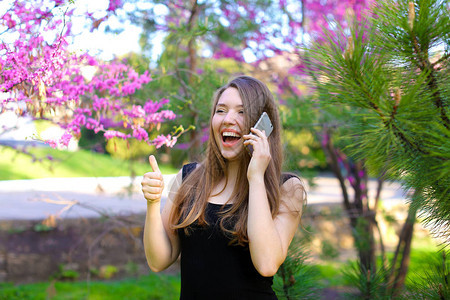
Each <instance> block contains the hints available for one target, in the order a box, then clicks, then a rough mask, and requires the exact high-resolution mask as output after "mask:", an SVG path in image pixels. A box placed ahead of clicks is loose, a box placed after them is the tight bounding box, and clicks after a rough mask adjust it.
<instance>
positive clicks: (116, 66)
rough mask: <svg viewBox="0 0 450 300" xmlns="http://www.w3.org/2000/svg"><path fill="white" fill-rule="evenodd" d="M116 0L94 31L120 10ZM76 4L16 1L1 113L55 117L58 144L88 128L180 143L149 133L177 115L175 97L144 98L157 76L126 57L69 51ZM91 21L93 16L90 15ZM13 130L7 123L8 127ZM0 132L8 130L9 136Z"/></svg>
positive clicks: (0, 69)
mask: <svg viewBox="0 0 450 300" xmlns="http://www.w3.org/2000/svg"><path fill="white" fill-rule="evenodd" d="M119 5H120V3H118V2H117V1H111V2H110V3H109V6H108V8H107V9H106V10H105V11H104V12H103V13H104V16H103V17H102V18H100V19H95V20H93V21H92V23H91V24H92V29H93V30H94V29H96V28H97V27H98V26H99V24H100V23H101V22H103V21H104V20H106V19H107V18H108V17H109V16H110V15H111V14H113V13H114V12H115V10H116V9H117V8H118V6H119ZM73 13H74V4H73V3H70V2H67V3H66V2H65V1H60V0H55V1H40V0H36V1H31V2H30V1H19V0H17V1H13V2H11V3H10V6H9V7H7V9H6V11H5V12H4V13H3V15H2V21H1V23H0V27H1V28H0V32H1V35H2V44H1V45H0V52H1V57H0V92H1V93H2V102H1V104H0V112H1V113H5V112H8V111H13V112H15V113H16V114H17V115H18V116H19V117H25V116H27V117H30V118H32V119H41V120H47V121H50V122H52V123H54V124H56V125H58V126H60V127H62V128H63V129H64V130H65V132H64V134H63V135H62V136H61V137H60V138H59V139H57V140H47V141H45V142H47V143H48V144H50V145H51V146H53V147H56V146H57V145H62V146H67V145H68V143H69V141H70V140H71V139H72V137H73V136H75V137H79V136H80V132H81V131H80V130H81V128H84V127H85V128H87V129H90V130H94V131H95V132H96V133H97V132H102V133H103V134H104V136H105V138H106V139H110V138H112V137H119V138H122V139H129V138H136V139H138V140H144V141H146V142H148V143H149V144H153V145H156V146H157V147H160V146H162V145H168V146H172V145H173V144H174V143H175V142H176V137H173V136H170V135H167V136H164V135H159V136H158V137H156V138H154V139H152V140H151V139H149V135H148V133H149V132H150V131H152V130H153V129H157V128H158V127H159V126H158V124H160V123H162V122H164V121H166V120H171V119H174V118H175V114H174V113H173V112H171V111H169V110H164V109H162V108H163V105H164V104H165V103H166V102H167V101H164V100H163V101H161V102H159V101H152V100H150V99H146V100H144V101H138V100H137V99H136V98H135V97H134V94H135V92H136V91H137V90H139V89H141V88H142V86H143V85H145V84H146V83H148V82H149V81H150V80H151V77H150V75H149V73H148V71H145V72H144V73H143V74H138V73H137V72H136V71H135V70H134V69H132V68H130V67H129V66H128V65H127V64H126V63H124V62H123V61H118V60H116V61H112V62H102V61H100V60H97V59H96V58H94V57H92V56H90V55H88V54H87V53H81V54H80V53H78V52H76V53H73V52H70V51H69V49H68V45H69V40H70V39H71V37H72V35H73V32H72V26H71V25H72V23H71V18H72V16H73ZM86 18H87V19H88V20H89V18H92V16H91V15H90V14H89V13H87V15H86ZM10 129H11V128H10V127H8V126H7V127H6V128H2V132H7V131H9V130H10ZM2 132H0V134H2Z"/></svg>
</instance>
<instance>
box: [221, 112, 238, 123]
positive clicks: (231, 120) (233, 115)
mask: <svg viewBox="0 0 450 300" xmlns="http://www.w3.org/2000/svg"><path fill="white" fill-rule="evenodd" d="M223 122H224V123H225V124H235V123H236V113H234V112H231V111H230V112H228V113H227V115H226V116H225V118H224V120H223Z"/></svg>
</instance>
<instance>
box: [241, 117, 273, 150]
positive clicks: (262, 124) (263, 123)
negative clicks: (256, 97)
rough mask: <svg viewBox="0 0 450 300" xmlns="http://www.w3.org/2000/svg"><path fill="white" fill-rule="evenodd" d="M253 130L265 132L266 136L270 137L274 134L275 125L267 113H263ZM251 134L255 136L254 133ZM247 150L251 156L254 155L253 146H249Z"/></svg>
mask: <svg viewBox="0 0 450 300" xmlns="http://www.w3.org/2000/svg"><path fill="white" fill-rule="evenodd" d="M253 128H256V129H258V130H261V131H263V130H264V132H265V134H266V136H267V137H269V135H270V134H271V133H272V130H273V125H272V122H271V121H270V118H269V116H268V115H267V113H266V112H263V113H262V114H261V116H260V117H259V120H258V121H257V122H256V124H255V126H253ZM250 134H253V133H250ZM247 150H248V152H249V153H250V155H251V154H252V153H253V147H252V145H248V146H247Z"/></svg>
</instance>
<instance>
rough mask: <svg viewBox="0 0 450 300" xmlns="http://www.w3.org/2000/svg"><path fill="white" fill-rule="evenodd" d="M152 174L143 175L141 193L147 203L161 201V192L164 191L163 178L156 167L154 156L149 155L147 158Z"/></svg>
mask: <svg viewBox="0 0 450 300" xmlns="http://www.w3.org/2000/svg"><path fill="white" fill-rule="evenodd" d="M148 161H149V163H150V166H151V168H152V170H153V172H148V173H145V174H144V177H143V179H142V182H141V185H142V193H144V197H145V199H147V201H148V202H149V203H157V202H160V201H161V196H162V192H163V190H164V178H163V176H162V173H161V171H160V170H159V167H158V162H157V161H156V158H155V156H153V155H150V156H149V158H148Z"/></svg>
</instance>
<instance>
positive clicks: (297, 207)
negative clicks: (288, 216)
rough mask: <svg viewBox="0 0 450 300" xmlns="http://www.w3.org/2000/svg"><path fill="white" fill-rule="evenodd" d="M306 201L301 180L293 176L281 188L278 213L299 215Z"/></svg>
mask: <svg viewBox="0 0 450 300" xmlns="http://www.w3.org/2000/svg"><path fill="white" fill-rule="evenodd" d="M305 201H306V192H305V186H304V185H303V182H302V181H301V179H300V178H299V177H297V176H293V177H291V178H289V179H288V180H286V181H285V182H284V183H283V185H282V186H281V203H280V204H281V205H280V213H288V212H289V213H294V214H299V215H301V213H302V209H303V205H304V203H305Z"/></svg>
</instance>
